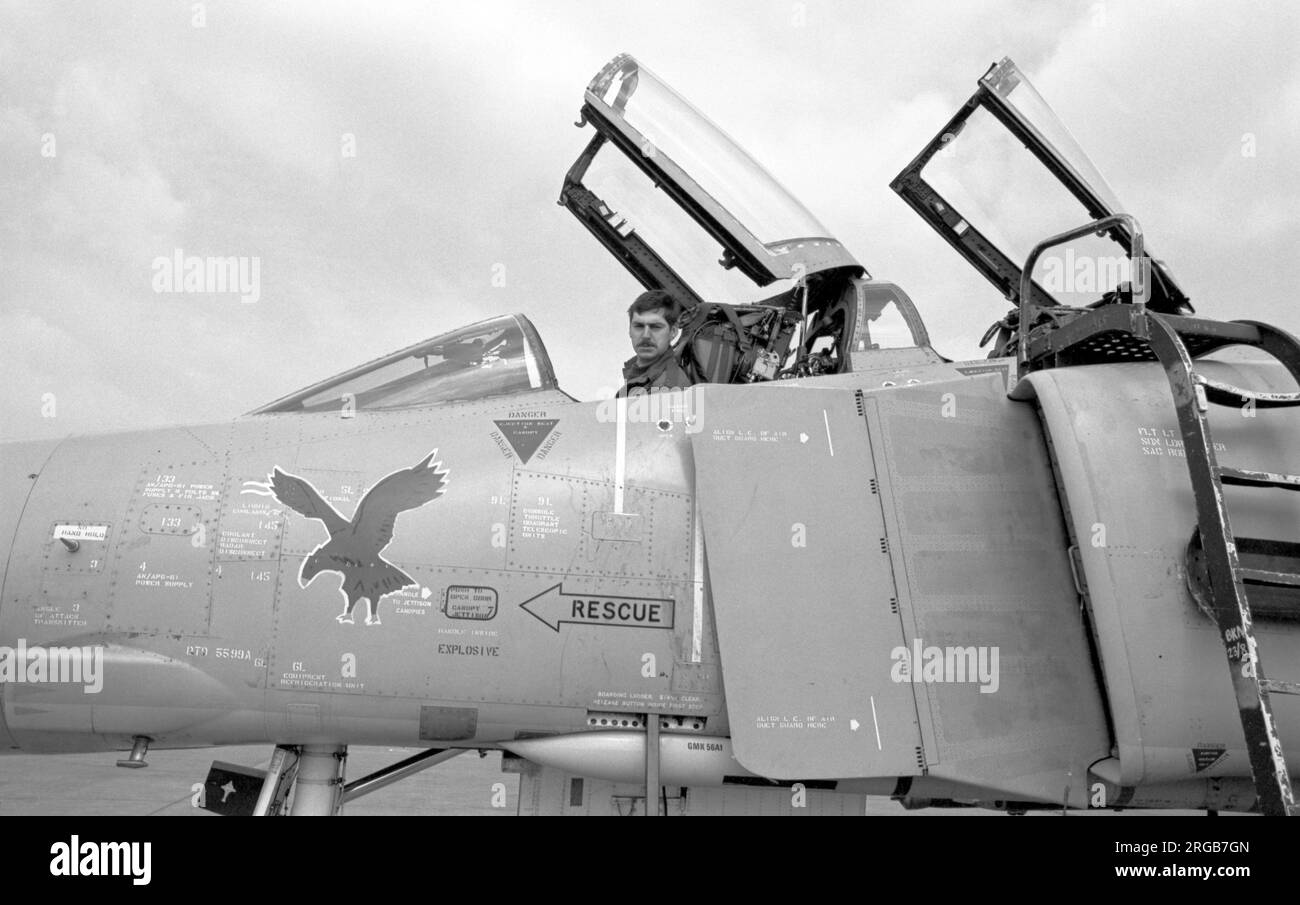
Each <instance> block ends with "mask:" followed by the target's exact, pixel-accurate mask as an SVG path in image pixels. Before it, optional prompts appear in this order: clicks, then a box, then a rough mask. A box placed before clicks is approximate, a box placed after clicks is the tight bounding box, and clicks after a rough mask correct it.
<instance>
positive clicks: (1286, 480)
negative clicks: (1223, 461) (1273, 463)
mask: <svg viewBox="0 0 1300 905" xmlns="http://www.w3.org/2000/svg"><path fill="white" fill-rule="evenodd" d="M1215 471H1217V472H1218V474H1219V480H1220V481H1222V482H1223V483H1224V484H1236V485H1238V486H1240V487H1252V486H1253V487H1280V488H1282V489H1283V490H1300V475H1293V474H1281V473H1278V472H1271V471H1251V470H1249V469H1246V468H1229V467H1228V466H1226V465H1220V466H1218V467H1217V468H1216V469H1215Z"/></svg>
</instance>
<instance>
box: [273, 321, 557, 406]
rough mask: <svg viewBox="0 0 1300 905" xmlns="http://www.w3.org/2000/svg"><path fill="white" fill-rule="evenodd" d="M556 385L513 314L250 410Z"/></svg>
mask: <svg viewBox="0 0 1300 905" xmlns="http://www.w3.org/2000/svg"><path fill="white" fill-rule="evenodd" d="M555 388H556V383H555V373H554V372H553V371H552V370H551V360H550V358H549V357H548V356H547V354H546V348H545V347H544V346H543V345H542V341H541V338H540V337H539V336H538V335H537V331H536V330H535V329H534V328H533V325H532V323H530V322H529V320H528V318H526V317H524V316H523V315H518V314H512V315H505V316H503V317H494V318H492V319H490V320H485V321H479V322H478V323H476V324H471V325H469V326H468V327H462V328H460V329H459V330H453V331H452V332H450V333H444V334H442V335H441V336H435V337H434V338H433V339H428V340H425V341H424V342H421V343H417V344H416V345H414V346H410V347H408V348H405V349H402V350H401V351H399V352H394V353H392V354H391V355H386V356H384V357H383V358H379V359H376V360H375V361H372V362H370V363H368V364H364V365H361V366H360V367H356V368H353V369H352V370H350V371H345V372H343V373H342V374H339V375H337V376H335V377H331V378H329V379H328V380H324V381H321V382H320V383H316V384H313V385H311V386H309V387H307V388H306V389H302V390H299V391H298V392H296V393H291V394H290V395H288V396H285V397H284V398H283V399H278V400H276V401H275V402H272V403H270V404H268V405H264V406H262V407H261V408H259V409H256V410H255V411H253V412H251V413H250V414H254V415H262V414H269V413H288V412H298V413H312V412H338V411H345V410H347V411H383V410H385V409H400V408H410V407H412V406H417V405H433V404H436V403H442V402H469V401H473V400H476V399H487V398H490V397H494V396H506V395H513V394H516V393H529V392H534V391H538V390H553V389H555Z"/></svg>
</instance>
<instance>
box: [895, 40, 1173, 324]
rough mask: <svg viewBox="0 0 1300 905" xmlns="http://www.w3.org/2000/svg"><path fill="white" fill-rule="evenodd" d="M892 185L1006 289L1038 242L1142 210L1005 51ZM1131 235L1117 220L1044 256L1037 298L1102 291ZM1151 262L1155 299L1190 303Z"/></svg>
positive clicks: (1072, 301) (1092, 295) (1076, 297)
mask: <svg viewBox="0 0 1300 905" xmlns="http://www.w3.org/2000/svg"><path fill="white" fill-rule="evenodd" d="M892 188H893V189H894V191H896V192H898V193H899V194H900V195H901V196H902V197H903V199H904V200H905V201H907V203H908V204H909V205H911V206H912V208H913V209H914V210H916V212H917V213H919V214H920V215H921V216H922V218H924V219H925V221H926V222H927V223H929V224H930V226H931V227H933V228H934V229H935V230H936V231H937V232H938V233H939V235H941V236H943V238H944V239H945V240H946V241H947V242H948V243H949V244H951V245H952V246H953V247H954V248H955V249H957V251H958V252H959V253H961V255H962V256H963V257H964V258H966V260H967V261H969V262H970V263H971V264H972V265H973V266H974V267H975V268H976V269H977V270H979V271H980V273H982V274H983V275H984V276H985V277H986V278H987V279H988V280H989V281H990V282H991V283H993V285H994V286H996V287H997V289H998V291H999V292H1001V293H1002V294H1003V295H1004V296H1005V297H1006V298H1007V299H1009V300H1015V299H1016V298H1017V296H1018V293H1019V285H1020V275H1021V268H1022V267H1023V265H1024V264H1025V262H1026V260H1027V259H1028V257H1029V254H1030V252H1031V251H1032V250H1033V248H1034V246H1035V245H1037V244H1038V243H1039V242H1041V241H1042V240H1044V239H1046V238H1048V237H1050V236H1053V235H1056V234H1059V233H1063V232H1066V231H1068V230H1071V229H1074V228H1075V227H1079V226H1082V225H1084V224H1086V223H1089V222H1091V221H1094V220H1099V219H1101V218H1103V217H1107V216H1110V215H1112V214H1118V213H1125V214H1133V213H1135V212H1134V211H1131V210H1128V209H1126V208H1125V207H1124V206H1123V205H1122V204H1121V203H1120V201H1119V199H1118V198H1117V197H1116V196H1115V193H1114V192H1113V191H1112V190H1111V188H1110V186H1109V185H1107V184H1106V180H1105V179H1103V178H1102V176H1101V174H1100V173H1099V172H1098V171H1097V168H1096V167H1095V166H1093V163H1092V161H1091V160H1089V159H1088V155H1087V154H1085V153H1084V151H1083V149H1082V148H1081V147H1079V145H1078V143H1077V142H1075V140H1074V137H1073V136H1072V135H1071V134H1070V132H1069V130H1068V129H1066V128H1065V126H1064V125H1063V124H1062V123H1061V121H1060V119H1058V118H1057V116H1056V113H1055V112H1054V111H1053V110H1052V108H1051V107H1049V106H1048V105H1047V102H1046V101H1045V100H1043V98H1042V96H1041V95H1040V94H1039V93H1038V92H1037V91H1036V90H1035V89H1034V86H1033V85H1031V84H1030V83H1029V80H1028V79H1027V78H1026V77H1025V74H1024V73H1023V72H1021V71H1020V70H1019V69H1018V68H1017V67H1016V64H1015V63H1014V62H1012V61H1011V60H1010V59H1009V58H1008V59H1004V60H1002V62H1000V63H998V64H997V65H995V66H992V67H990V68H989V70H988V72H986V73H985V74H984V76H983V78H981V79H980V80H979V83H978V89H977V90H976V92H975V94H973V95H972V96H971V98H970V99H969V100H968V101H967V102H966V103H965V104H964V105H963V106H962V108H961V109H960V110H959V111H958V112H957V113H956V115H955V116H953V118H952V119H951V120H949V121H948V124H947V125H946V126H945V127H944V128H943V129H942V130H941V131H940V132H939V134H938V135H936V136H935V137H934V139H933V140H932V141H931V142H930V143H929V144H928V145H926V147H925V149H924V150H922V151H921V153H920V154H919V155H918V156H917V157H916V159H915V160H913V161H912V162H911V163H910V164H909V165H908V166H907V168H906V169H904V170H903V172H901V173H899V174H898V176H897V177H896V178H895V179H894V181H893V183H892ZM1131 238H1132V237H1131V235H1130V234H1129V231H1128V228H1127V227H1126V226H1124V225H1118V226H1114V227H1112V228H1111V229H1110V230H1108V231H1107V232H1106V234H1105V235H1104V236H1094V237H1091V238H1088V239H1084V240H1080V241H1079V242H1078V243H1076V244H1075V245H1074V246H1073V247H1071V248H1070V249H1069V250H1068V252H1066V253H1064V255H1063V256H1058V257H1047V258H1045V259H1043V260H1042V261H1041V262H1040V265H1039V266H1038V267H1036V268H1035V271H1034V274H1033V277H1034V282H1033V284H1032V287H1033V288H1032V289H1031V290H1030V291H1031V293H1032V294H1033V295H1034V299H1033V301H1034V302H1035V303H1036V304H1039V305H1049V306H1050V305H1062V304H1063V305H1072V306H1082V305H1086V304H1090V303H1093V302H1095V301H1096V300H1098V299H1099V298H1100V297H1102V296H1103V295H1104V294H1106V293H1107V292H1110V291H1111V290H1113V289H1115V288H1116V283H1117V282H1118V281H1121V280H1123V279H1126V278H1127V276H1128V274H1127V259H1128V252H1129V246H1130V241H1131ZM1148 245H1149V244H1148ZM1148 253H1149V252H1148ZM1151 271H1152V280H1151V286H1150V289H1151V298H1150V301H1149V304H1150V305H1151V307H1152V308H1154V309H1156V310H1164V311H1177V310H1179V309H1180V308H1183V307H1185V306H1188V302H1187V297H1186V296H1185V295H1184V294H1183V292H1182V291H1181V290H1180V289H1179V287H1178V285H1177V284H1176V283H1175V282H1174V280H1173V278H1172V277H1171V276H1170V274H1169V272H1168V269H1167V268H1166V267H1165V265H1164V264H1163V263H1162V262H1160V261H1158V260H1154V259H1153V261H1152V269H1151Z"/></svg>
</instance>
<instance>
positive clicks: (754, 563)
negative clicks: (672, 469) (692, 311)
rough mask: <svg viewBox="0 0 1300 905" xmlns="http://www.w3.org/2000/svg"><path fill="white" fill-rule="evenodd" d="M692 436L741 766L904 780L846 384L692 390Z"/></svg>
mask: <svg viewBox="0 0 1300 905" xmlns="http://www.w3.org/2000/svg"><path fill="white" fill-rule="evenodd" d="M694 392H696V393H698V394H699V396H698V399H699V402H700V406H699V412H698V421H697V423H698V425H699V427H700V430H699V432H698V433H696V434H694V435H693V436H692V449H693V454H694V458H695V469H696V488H697V489H696V492H697V495H698V505H699V507H700V513H701V521H702V526H703V530H704V547H705V553H706V556H707V562H708V572H709V581H710V587H711V591H712V599H713V607H714V618H715V620H716V626H717V636H718V644H719V652H720V656H721V661H722V675H723V684H724V688H725V692H726V697H727V709H728V714H729V717H730V721H731V731H732V743H733V746H734V750H735V754H736V758H737V760H739V761H740V763H741V764H743V765H744V766H745V767H746V768H747V769H749V770H751V771H753V772H754V773H757V774H759V775H760V776H765V777H768V778H771V779H830V778H854V777H870V776H906V775H912V774H915V773H916V772H917V756H916V752H917V749H918V748H919V746H920V745H921V738H920V732H919V729H918V727H917V717H916V703H915V700H914V698H913V691H912V686H911V685H910V684H909V683H907V682H895V681H894V680H893V677H892V675H891V672H892V669H891V667H892V666H893V663H894V660H893V658H892V657H891V655H892V654H893V652H894V651H896V650H897V649H898V648H900V647H904V646H905V644H906V642H905V641H904V640H903V627H902V622H901V620H900V617H899V615H898V613H897V612H895V610H896V609H897V604H896V600H897V595H896V593H895V590H894V578H893V572H892V568H891V565H890V558H889V553H888V542H887V540H886V539H885V530H884V521H883V518H882V514H881V506H880V497H879V496H878V495H877V493H876V492H875V491H874V490H873V485H874V478H875V467H874V464H873V460H872V452H871V446H870V443H869V437H868V432H867V423H866V420H865V419H864V417H863V416H862V414H861V413H860V411H859V408H858V400H857V397H856V396H855V394H854V393H853V392H851V391H848V390H829V389H828V390H812V389H808V388H801V389H799V390H789V389H784V388H781V387H772V388H771V390H770V391H766V392H755V388H741V387H726V386H697V387H695V388H694Z"/></svg>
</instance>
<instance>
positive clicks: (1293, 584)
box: [1237, 569, 1300, 588]
mask: <svg viewBox="0 0 1300 905" xmlns="http://www.w3.org/2000/svg"><path fill="white" fill-rule="evenodd" d="M1237 574H1238V575H1240V576H1241V580H1242V581H1248V582H1250V583H1251V584H1264V585H1272V586H1274V587H1286V588H1300V574H1297V573H1296V572H1270V571H1268V570H1267V569H1238V570H1237Z"/></svg>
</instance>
